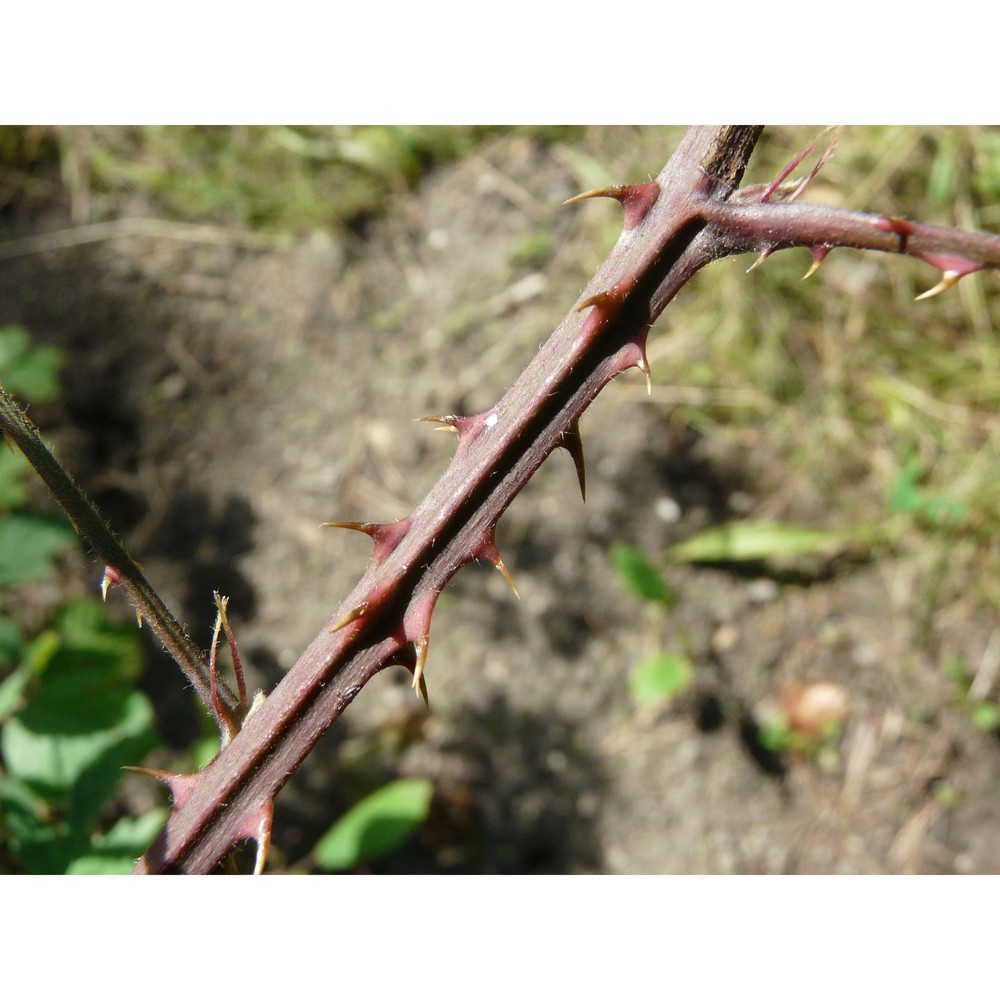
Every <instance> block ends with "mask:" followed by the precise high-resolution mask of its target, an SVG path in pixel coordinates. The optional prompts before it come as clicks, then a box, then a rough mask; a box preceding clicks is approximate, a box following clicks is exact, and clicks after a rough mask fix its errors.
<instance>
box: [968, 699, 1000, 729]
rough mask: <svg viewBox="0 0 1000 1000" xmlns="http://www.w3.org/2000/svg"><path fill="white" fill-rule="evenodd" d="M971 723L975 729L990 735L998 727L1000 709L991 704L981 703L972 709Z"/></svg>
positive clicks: (999, 723) (987, 702)
mask: <svg viewBox="0 0 1000 1000" xmlns="http://www.w3.org/2000/svg"><path fill="white" fill-rule="evenodd" d="M972 722H973V724H974V725H975V727H976V728H977V729H981V730H982V731H983V732H984V733H991V732H993V730H994V729H997V728H998V727H1000V709H998V708H997V706H996V705H994V704H993V703H992V702H989V701H981V702H979V704H978V705H976V706H975V707H974V708H973V709H972Z"/></svg>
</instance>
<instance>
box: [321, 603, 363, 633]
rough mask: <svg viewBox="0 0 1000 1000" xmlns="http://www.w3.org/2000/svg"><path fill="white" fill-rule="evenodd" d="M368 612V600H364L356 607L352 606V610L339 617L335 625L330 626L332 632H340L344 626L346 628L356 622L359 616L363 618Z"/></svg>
mask: <svg viewBox="0 0 1000 1000" xmlns="http://www.w3.org/2000/svg"><path fill="white" fill-rule="evenodd" d="M367 612H368V602H367V601H362V603H361V604H359V605H358V606H357V607H356V608H351V610H350V611H348V612H347V614H346V615H344V617H343V618H340V619H338V620H337V621H336V622H335V623H334V624H333V625H331V626H330V632H331V633H333V632H339V631H340V630H341V629H342V628H346V627H347V626H348V625H350V624H351V622H356V621H357V620H358V619H359V618H363V617H364V616H365V615H366V614H367Z"/></svg>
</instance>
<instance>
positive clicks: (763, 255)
mask: <svg viewBox="0 0 1000 1000" xmlns="http://www.w3.org/2000/svg"><path fill="white" fill-rule="evenodd" d="M770 256H771V255H770V254H769V253H761V255H760V256H759V257H758V258H757V259H756V260H755V261H754V262H753V263H752V264H751V265H750V266H749V267H748V268H747V270H746V273H747V274H749V273H750V272H751V271H756V270H757V268H758V267H760V265H761V264H763V263H764V261H765V260H767V258H768V257H770Z"/></svg>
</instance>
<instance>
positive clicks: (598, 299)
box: [574, 292, 611, 312]
mask: <svg viewBox="0 0 1000 1000" xmlns="http://www.w3.org/2000/svg"><path fill="white" fill-rule="evenodd" d="M610 298H611V296H610V295H609V294H608V293H607V292H598V293H597V294H596V295H588V296H587V298H585V299H584V300H583V301H582V302H581V303H580V304H579V305H578V306H577V307H576V309H575V310H574V311H575V312H583V310H584V309H589V308H590V307H591V306H601V305H604V303H605V302H607V301H608V300H609V299H610Z"/></svg>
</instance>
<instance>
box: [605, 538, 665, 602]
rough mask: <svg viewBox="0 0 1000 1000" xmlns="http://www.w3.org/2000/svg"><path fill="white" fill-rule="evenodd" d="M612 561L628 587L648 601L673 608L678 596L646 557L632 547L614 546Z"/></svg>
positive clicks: (612, 548)
mask: <svg viewBox="0 0 1000 1000" xmlns="http://www.w3.org/2000/svg"><path fill="white" fill-rule="evenodd" d="M611 559H612V561H613V562H614V564H615V568H616V569H617V570H618V572H619V573H620V574H621V577H622V579H623V580H624V581H625V584H626V586H627V587H628V588H629V590H631V591H632V592H633V593H634V594H638V595H639V597H641V598H643V599H644V600H647V601H659V602H660V603H662V604H665V605H666V606H667V607H668V608H669V607H673V605H674V604H675V603H676V601H677V595H676V594H675V593H674V591H673V589H672V588H671V587H669V586H668V585H667V582H666V581H665V580H664V579H663V577H662V576H661V575H660V573H659V571H658V570H657V569H656V567H655V566H653V565H652V564H651V563H650V562H649V561H648V560H647V559H646V557H645V556H644V555H643V554H642V553H641V552H640V551H639V550H638V549H636V548H633V547H632V546H631V545H613V546H612V547H611Z"/></svg>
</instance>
